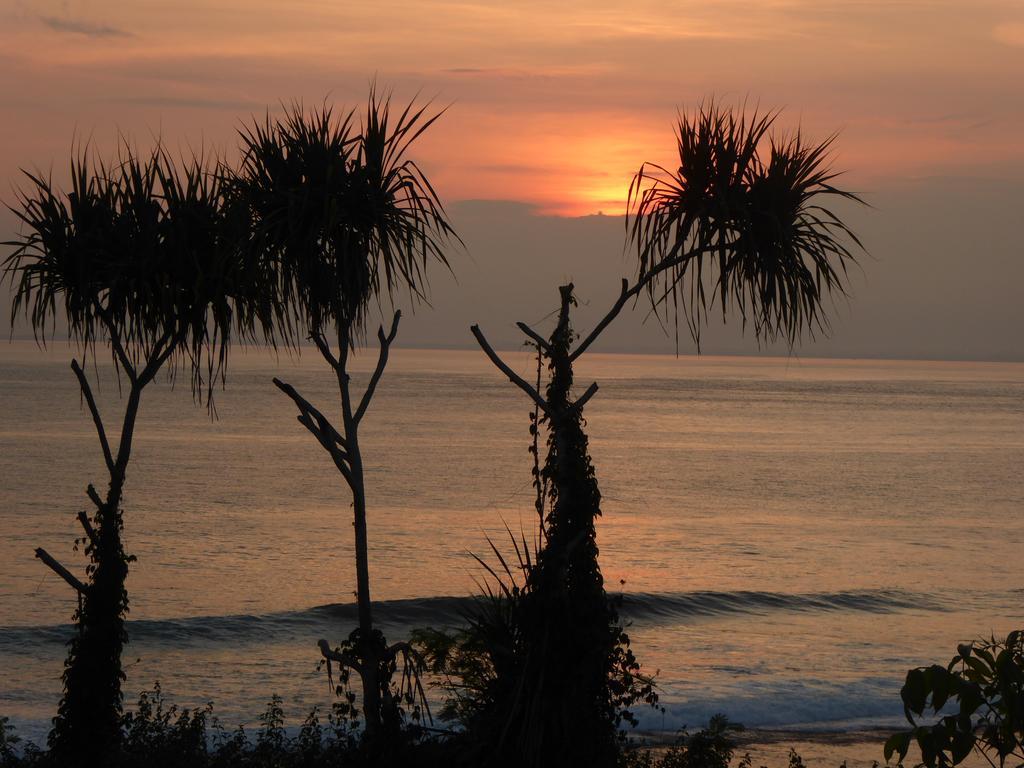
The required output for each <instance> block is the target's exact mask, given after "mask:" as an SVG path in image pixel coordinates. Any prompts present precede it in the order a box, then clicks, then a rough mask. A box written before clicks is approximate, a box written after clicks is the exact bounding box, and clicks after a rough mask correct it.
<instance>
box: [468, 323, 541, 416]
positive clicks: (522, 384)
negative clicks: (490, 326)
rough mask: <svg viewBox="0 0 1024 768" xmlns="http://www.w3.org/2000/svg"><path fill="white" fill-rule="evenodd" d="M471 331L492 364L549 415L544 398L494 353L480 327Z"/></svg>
mask: <svg viewBox="0 0 1024 768" xmlns="http://www.w3.org/2000/svg"><path fill="white" fill-rule="evenodd" d="M469 330H471V331H472V332H473V336H475V337H476V342H477V344H479V345H480V349H482V350H483V351H484V354H485V355H487V357H489V358H490V359H491V362H492V363H494V365H495V367H496V368H497V369H498V370H499V371H501V372H502V373H504V374H505V375H506V376H508V380H509V381H511V382H512V383H513V384H515V385H516V386H517V387H519V388H520V389H521V390H523V392H525V393H526V394H527V395H529V397H530V399H532V400H533V402H535V403H536V404H537V407H538V408H540V409H541V410H542V411H544V413H548V404H547V402H545V400H544V398H543V397H541V396H540V393H538V392H537V390H536V389H534V388H533V387H532V386H530V384H529V383H528V382H527V381H526V380H525V379H523V377H522V376H520V375H519V374H517V373H516V372H515V371H513V370H512V369H511V368H509V367H508V364H507V363H506V362H505V361H504V360H502V359H501V358H500V357H498V353H497V352H495V351H494V348H493V347H491V345H490V343H489V342H488V341H487V339H486V338H485V337H484V334H483V331H481V330H480V326H479V325H473V326H470V329H469Z"/></svg>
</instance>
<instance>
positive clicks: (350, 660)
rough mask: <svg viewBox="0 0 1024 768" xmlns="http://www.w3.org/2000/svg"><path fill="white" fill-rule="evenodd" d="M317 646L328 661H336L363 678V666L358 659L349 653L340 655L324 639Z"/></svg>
mask: <svg viewBox="0 0 1024 768" xmlns="http://www.w3.org/2000/svg"><path fill="white" fill-rule="evenodd" d="M316 645H317V647H318V648H319V649H320V653H321V654H323V657H324V658H325V659H327V660H328V661H336V662H338V663H339V664H344V665H345V666H346V667H350V668H352V669H354V670H355V671H356V673H357V674H359V676H360V677H362V674H363V665H362V664H360V663H359V660H358V659H357V658H355V657H354V656H349V655H348V654H347V653H339V652H338V651H335V650H333V649H332V648H331V645H330V643H328V642H327V641H326V640H324V639H322V638H321V639H320V640H318V641H317V644H316Z"/></svg>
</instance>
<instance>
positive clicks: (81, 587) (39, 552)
mask: <svg viewBox="0 0 1024 768" xmlns="http://www.w3.org/2000/svg"><path fill="white" fill-rule="evenodd" d="M36 557H38V558H39V559H40V560H42V561H43V562H44V563H46V565H48V566H49V567H50V569H51V570H52V571H53V572H54V573H56V574H57V575H58V576H60V577H61V578H62V579H64V581H66V582H67V583H68V584H70V585H71V586H72V587H73V588H74V589H75V591H77V592H78V594H80V595H84V594H86V592H88V591H89V590H88V587H86V586H85V584H83V583H82V582H80V581H79V580H78V579H76V578H75V577H74V575H73V574H72V573H71V571H69V570H68V569H67V568H65V567H64V566H63V565H61V564H60V563H58V562H57V560H56V559H54V558H53V557H52V556H51V555H50V553H49V552H47V551H46V550H45V549H43V548H42V547H38V548H37V549H36Z"/></svg>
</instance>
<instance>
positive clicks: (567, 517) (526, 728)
mask: <svg viewBox="0 0 1024 768" xmlns="http://www.w3.org/2000/svg"><path fill="white" fill-rule="evenodd" d="M559 290H560V292H561V309H560V312H559V318H558V324H557V326H556V327H555V330H554V332H553V333H552V335H551V337H550V340H549V344H548V347H547V349H546V355H547V357H548V361H549V371H550V380H549V384H548V387H547V391H546V397H545V400H546V402H547V406H548V412H547V420H548V427H549V441H548V455H547V459H546V462H545V466H544V469H543V473H544V475H545V477H546V478H547V480H548V481H549V482H550V483H551V492H550V494H551V501H552V504H551V506H550V509H549V512H548V516H547V520H546V525H545V530H546V533H547V537H546V540H545V546H544V548H543V549H542V550H541V552H540V553H539V554H538V556H537V561H536V565H535V567H534V568H533V569H532V571H531V572H530V577H529V578H530V584H529V587H530V588H529V590H528V591H527V598H526V600H525V601H524V604H523V613H522V615H521V617H520V628H521V630H522V632H523V640H522V642H523V648H524V659H525V661H524V666H523V669H522V670H521V684H522V685H523V686H524V687H525V688H527V689H529V692H528V694H527V695H526V696H525V697H523V701H522V703H521V704H516V705H514V706H515V707H516V710H517V711H515V712H514V718H515V720H516V721H517V724H516V726H515V727H514V728H513V729H510V730H508V731H506V740H507V741H508V742H509V743H506V744H505V745H504V746H505V747H506V748H509V749H514V750H515V751H517V752H519V757H518V758H517V762H519V763H521V764H525V765H529V766H541V765H588V766H604V765H612V764H614V761H615V758H616V755H617V750H616V746H615V727H614V720H613V718H614V711H613V707H611V706H610V699H609V695H608V681H609V674H610V671H611V659H612V654H613V652H614V650H615V644H616V642H617V637H618V633H617V632H615V631H614V628H615V626H616V625H617V616H616V615H615V612H614V610H613V609H612V606H611V605H610V603H609V601H608V597H607V595H606V594H605V591H604V581H603V578H602V576H601V570H600V567H599V565H598V560H597V556H598V549H597V542H596V529H595V526H594V521H595V518H596V517H597V516H598V515H600V514H601V509H600V502H601V494H600V491H599V490H598V486H597V479H596V477H595V473H594V467H593V465H592V463H591V461H590V456H589V453H588V447H587V436H586V433H585V432H584V431H583V428H582V417H581V414H580V412H579V408H578V407H576V405H575V404H574V403H573V401H572V400H571V390H572V384H573V370H572V359H571V356H570V349H571V345H572V341H573V331H572V325H571V322H570V308H571V306H572V305H573V304H574V303H575V302H574V299H573V295H572V291H573V286H572V285H571V284H570V285H566V286H562V287H561V288H560V289H559ZM517 732H518V733H517ZM511 740H514V741H515V743H514V744H513V743H510V742H511Z"/></svg>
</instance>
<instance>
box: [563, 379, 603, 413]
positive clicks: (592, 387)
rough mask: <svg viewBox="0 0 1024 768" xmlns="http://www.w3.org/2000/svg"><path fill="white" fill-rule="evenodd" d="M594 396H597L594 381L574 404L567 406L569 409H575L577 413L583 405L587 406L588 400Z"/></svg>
mask: <svg viewBox="0 0 1024 768" xmlns="http://www.w3.org/2000/svg"><path fill="white" fill-rule="evenodd" d="M596 394H597V382H596V381H595V382H594V383H593V384H591V385H590V386H589V387H587V391H586V392H584V393H583V394H582V395H581V396H580V398H579V399H578V400H577V401H576V402H575V403H573V404H572V405H571V406H569V407H570V408H575V409H576V410H577V411H579V410H581V409H582V408H583V406H584V405H586V404H587V401H588V400H590V398H592V397H593V396H594V395H596Z"/></svg>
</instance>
